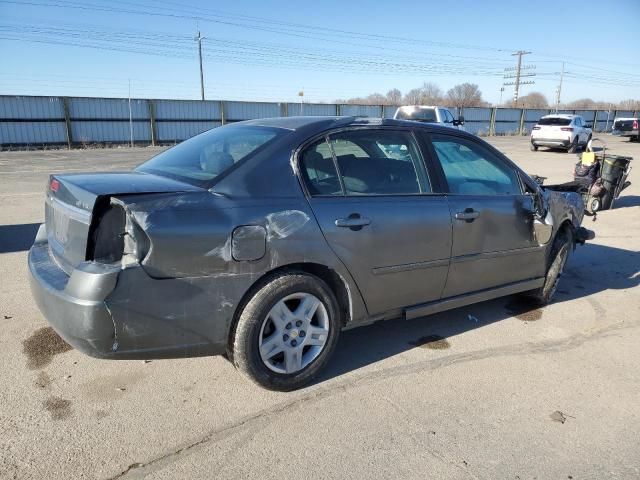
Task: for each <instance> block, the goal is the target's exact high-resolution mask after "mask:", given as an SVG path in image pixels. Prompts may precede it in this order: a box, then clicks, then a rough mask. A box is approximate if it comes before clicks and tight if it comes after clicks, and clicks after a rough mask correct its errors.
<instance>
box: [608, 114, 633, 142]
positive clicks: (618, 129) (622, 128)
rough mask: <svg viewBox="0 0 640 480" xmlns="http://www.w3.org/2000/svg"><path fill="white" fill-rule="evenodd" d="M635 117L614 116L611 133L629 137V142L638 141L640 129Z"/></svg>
mask: <svg viewBox="0 0 640 480" xmlns="http://www.w3.org/2000/svg"><path fill="white" fill-rule="evenodd" d="M638 123H639V122H638V119H637V118H616V119H615V120H614V121H613V131H612V132H611V133H612V134H613V135H618V136H620V137H629V141H630V142H638V141H640V129H639V128H638Z"/></svg>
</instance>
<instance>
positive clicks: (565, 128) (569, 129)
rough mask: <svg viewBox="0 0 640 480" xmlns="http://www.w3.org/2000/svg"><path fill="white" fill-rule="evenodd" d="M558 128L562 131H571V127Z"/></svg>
mask: <svg viewBox="0 0 640 480" xmlns="http://www.w3.org/2000/svg"><path fill="white" fill-rule="evenodd" d="M560 130H562V131H563V132H573V127H562V128H561V129H560Z"/></svg>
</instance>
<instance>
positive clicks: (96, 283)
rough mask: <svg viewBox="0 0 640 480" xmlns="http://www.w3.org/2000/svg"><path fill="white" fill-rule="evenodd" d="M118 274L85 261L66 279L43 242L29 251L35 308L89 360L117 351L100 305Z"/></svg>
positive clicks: (108, 318) (109, 321)
mask: <svg viewBox="0 0 640 480" xmlns="http://www.w3.org/2000/svg"><path fill="white" fill-rule="evenodd" d="M118 271H119V269H115V268H111V269H109V268H106V269H104V268H100V269H97V268H96V265H95V264H92V263H89V262H87V263H84V264H82V265H81V266H80V267H79V268H78V269H76V270H74V272H73V273H72V275H71V276H67V274H66V273H65V272H64V271H63V270H62V269H61V268H60V267H59V266H58V265H57V263H56V262H55V260H54V259H53V258H52V257H51V254H50V252H49V246H48V244H47V243H46V242H42V243H36V244H34V245H33V247H31V250H29V273H30V275H29V282H30V284H31V293H32V295H33V298H34V299H35V301H36V303H37V305H38V308H39V309H40V311H41V312H42V313H43V315H44V316H45V317H46V319H47V321H48V322H49V324H50V325H51V326H52V327H53V329H54V330H55V331H56V332H57V333H58V334H59V335H60V336H61V337H62V338H63V339H64V340H65V341H66V342H67V343H69V344H70V345H71V346H73V347H74V348H76V349H77V350H80V351H81V352H83V353H85V354H87V355H91V356H92V357H98V358H108V357H111V356H113V353H114V351H116V350H117V348H118V344H117V341H116V332H115V326H114V323H113V319H112V318H111V315H110V313H109V310H108V309H107V306H106V305H105V303H104V299H105V297H106V296H107V295H108V294H109V293H111V291H113V289H114V288H115V285H116V280H117V277H118Z"/></svg>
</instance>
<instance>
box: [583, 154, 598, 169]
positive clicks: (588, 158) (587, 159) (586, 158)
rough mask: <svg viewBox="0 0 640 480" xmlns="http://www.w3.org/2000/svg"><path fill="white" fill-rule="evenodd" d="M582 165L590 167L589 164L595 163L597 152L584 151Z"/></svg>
mask: <svg viewBox="0 0 640 480" xmlns="http://www.w3.org/2000/svg"><path fill="white" fill-rule="evenodd" d="M581 160H582V165H584V166H586V167H588V166H589V165H593V162H595V161H596V154H595V152H584V153H583V154H582V157H581Z"/></svg>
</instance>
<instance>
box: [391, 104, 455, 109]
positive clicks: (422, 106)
mask: <svg viewBox="0 0 640 480" xmlns="http://www.w3.org/2000/svg"><path fill="white" fill-rule="evenodd" d="M421 108H422V109H424V108H446V107H438V105H403V106H401V107H398V110H404V109H407V110H408V109H413V110H417V109H421Z"/></svg>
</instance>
